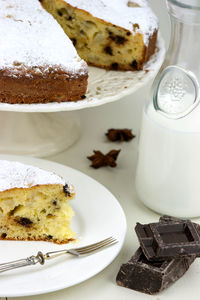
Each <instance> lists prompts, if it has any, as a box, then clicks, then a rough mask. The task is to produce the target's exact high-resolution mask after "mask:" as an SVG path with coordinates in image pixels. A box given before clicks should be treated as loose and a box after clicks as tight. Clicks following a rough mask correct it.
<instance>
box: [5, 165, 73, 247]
mask: <svg viewBox="0 0 200 300" xmlns="http://www.w3.org/2000/svg"><path fill="white" fill-rule="evenodd" d="M74 195H75V193H74V188H73V186H72V185H70V184H66V182H65V181H64V179H62V178H61V177H59V176H57V175H56V174H54V173H51V172H47V171H44V170H42V169H39V168H37V167H33V166H29V165H25V164H22V163H19V162H12V161H6V160H1V161H0V239H5V240H35V241H38V240H42V241H52V242H55V243H58V244H62V243H67V242H68V241H71V240H73V238H74V232H73V231H72V230H71V228H70V221H71V218H72V216H73V210H72V208H71V207H70V206H69V200H71V199H73V198H74Z"/></svg>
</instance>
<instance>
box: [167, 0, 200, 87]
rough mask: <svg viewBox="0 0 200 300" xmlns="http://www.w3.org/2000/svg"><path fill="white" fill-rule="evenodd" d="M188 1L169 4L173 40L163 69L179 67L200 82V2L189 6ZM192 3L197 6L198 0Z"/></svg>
mask: <svg viewBox="0 0 200 300" xmlns="http://www.w3.org/2000/svg"><path fill="white" fill-rule="evenodd" d="M187 1H188V0H181V1H180V0H179V1H176V0H168V2H167V3H168V10H169V14H170V18H171V40H170V44H169V49H168V51H167V54H166V60H165V63H164V66H163V67H164V68H165V67H166V66H169V65H178V66H180V67H183V68H185V69H186V70H189V71H192V72H193V73H194V74H195V75H196V76H197V78H198V79H199V81H200V59H199V55H200V54H199V53H200V1H199V0H198V3H199V6H189V5H187V3H186V2H187ZM190 1H192V4H195V1H196V0H190ZM177 3H179V6H178V4H177Z"/></svg>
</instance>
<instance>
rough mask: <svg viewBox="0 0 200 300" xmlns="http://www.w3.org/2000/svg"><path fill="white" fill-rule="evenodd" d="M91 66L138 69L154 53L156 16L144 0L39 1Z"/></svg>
mask: <svg viewBox="0 0 200 300" xmlns="http://www.w3.org/2000/svg"><path fill="white" fill-rule="evenodd" d="M40 1H41V2H42V4H43V6H44V7H45V8H46V10H47V11H49V12H50V13H51V14H52V15H53V16H54V17H55V18H56V20H57V21H58V22H59V23H60V25H61V26H62V27H63V29H64V31H65V32H66V34H67V35H68V36H69V37H70V39H71V40H72V41H73V43H74V45H75V47H76V50H77V51H78V54H79V55H80V56H81V57H82V58H83V59H84V60H85V61H87V63H89V64H90V65H94V66H97V67H102V68H106V69H118V70H141V69H142V68H143V64H144V63H145V62H146V61H147V60H148V59H149V57H150V56H151V55H152V54H153V53H154V51H155V47H156V38H157V31H158V22H157V18H156V16H155V15H154V13H153V12H152V10H151V8H150V7H149V6H148V3H147V1H146V0H113V1H112V0H87V1H86V0H85V1H84V0H40Z"/></svg>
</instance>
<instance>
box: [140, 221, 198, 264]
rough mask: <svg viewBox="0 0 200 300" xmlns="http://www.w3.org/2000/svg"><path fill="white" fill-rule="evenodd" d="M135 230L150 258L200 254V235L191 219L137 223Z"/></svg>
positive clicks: (164, 258)
mask: <svg viewBox="0 0 200 300" xmlns="http://www.w3.org/2000/svg"><path fill="white" fill-rule="evenodd" d="M135 231H136V233H137V236H138V238H139V241H140V245H141V248H142V250H143V252H144V254H145V256H146V257H147V259H148V260H166V259H172V258H180V257H184V256H190V255H200V236H199V233H198V231H197V229H196V227H195V226H194V224H193V223H192V222H191V221H189V220H187V221H186V220H184V221H182V222H179V221H174V222H163V223H162V222H158V223H151V224H144V225H142V224H140V223H137V225H136V227H135Z"/></svg>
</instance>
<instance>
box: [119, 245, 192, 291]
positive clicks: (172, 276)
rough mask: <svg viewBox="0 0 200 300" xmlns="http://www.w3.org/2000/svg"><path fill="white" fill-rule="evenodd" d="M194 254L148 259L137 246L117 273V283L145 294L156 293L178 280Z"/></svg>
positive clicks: (190, 262)
mask: <svg viewBox="0 0 200 300" xmlns="http://www.w3.org/2000/svg"><path fill="white" fill-rule="evenodd" d="M194 260H195V256H190V257H185V258H181V259H171V260H168V261H153V262H152V261H148V260H147V259H146V257H145V255H144V254H143V252H142V249H141V248H139V249H138V250H137V251H136V253H135V255H134V256H132V257H131V259H130V260H129V261H128V262H127V263H126V264H123V265H122V266H121V268H120V270H119V272H118V274H117V278H116V282H117V284H118V285H120V286H123V287H127V288H130V289H133V290H136V291H139V292H143V293H147V294H156V293H158V292H160V291H162V290H164V289H165V288H167V287H168V286H170V285H171V284H172V283H173V282H175V281H176V280H178V279H179V278H180V277H181V276H183V274H184V273H185V272H186V271H187V269H188V268H189V266H190V265H191V264H192V262H193V261H194Z"/></svg>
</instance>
